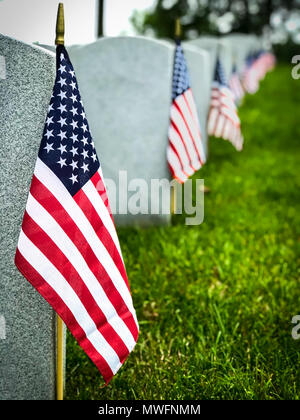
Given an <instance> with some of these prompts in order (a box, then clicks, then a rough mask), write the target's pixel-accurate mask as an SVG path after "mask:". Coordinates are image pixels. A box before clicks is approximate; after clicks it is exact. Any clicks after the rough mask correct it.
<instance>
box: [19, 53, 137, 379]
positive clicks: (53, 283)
mask: <svg viewBox="0 0 300 420" xmlns="http://www.w3.org/2000/svg"><path fill="white" fill-rule="evenodd" d="M15 263H16V266H17V267H18V269H19V270H20V271H21V273H22V274H23V275H24V276H25V277H26V278H27V280H28V281H29V282H30V283H31V284H32V285H33V286H34V287H35V288H36V289H37V290H38V292H39V293H40V294H41V295H42V296H43V297H44V298H45V299H46V300H47V301H48V303H49V304H50V305H51V306H52V307H53V309H54V310H55V311H56V312H57V313H58V315H59V316H60V317H61V318H62V320H63V321H64V322H65V324H66V325H67V327H68V328H69V329H70V331H71V333H72V334H73V335H74V337H75V338H76V340H77V341H78V343H79V344H80V346H81V347H82V348H83V350H84V351H85V352H86V353H87V354H88V356H89V357H90V358H91V360H92V361H93V362H94V363H95V365H96V366H97V368H98V369H99V371H100V372H101V374H102V375H103V377H104V379H105V381H106V382H109V380H110V379H111V378H112V377H113V375H114V374H115V373H116V372H117V371H118V369H119V368H120V367H121V365H122V363H123V362H124V361H125V359H126V358H127V356H128V355H129V353H130V352H131V351H132V350H133V348H134V346H135V344H136V341H137V337H138V322H137V319H136V314H135V310H134V307H133V303H132V298H131V293H130V290H129V285H128V280H127V275H126V271H125V267H124V263H123V259H122V254H121V250H120V245H119V241H118V237H117V233H116V230H115V226H114V222H113V219H112V217H111V212H110V208H109V203H108V200H107V196H106V190H105V186H104V182H103V175H102V171H101V166H100V163H99V160H98V157H97V153H96V150H95V146H94V143H93V140H92V137H91V134H90V131H89V126H88V122H87V119H86V115H85V112H84V109H83V105H82V101H81V97H80V93H79V90H78V85H77V81H76V77H75V73H74V69H73V66H72V64H71V62H70V59H69V57H68V54H67V51H66V50H65V48H64V47H63V46H58V47H57V74H56V80H55V85H54V89H53V95H52V97H51V101H50V106H49V109H48V115H47V118H46V122H45V128H44V133H43V138H42V141H41V144H40V149H39V153H38V158H37V162H36V166H35V169H34V173H33V179H32V183H31V187H30V191H29V196H28V201H27V205H26V209H25V215H24V219H23V224H22V229H21V233H20V237H19V242H18V246H17V251H16V256H15Z"/></svg>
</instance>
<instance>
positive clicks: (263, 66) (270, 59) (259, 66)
mask: <svg viewBox="0 0 300 420" xmlns="http://www.w3.org/2000/svg"><path fill="white" fill-rule="evenodd" d="M275 62H276V59H275V56H274V55H273V54H272V53H271V52H266V51H259V52H258V53H256V54H252V55H250V56H249V57H248V58H247V60H246V66H245V71H244V78H243V84H244V87H245V90H246V91H247V92H248V93H251V94H254V93H256V92H257V91H258V89H259V82H260V81H261V80H262V79H263V78H264V77H265V75H266V73H267V72H268V71H269V70H272V68H273V67H274V66H275Z"/></svg>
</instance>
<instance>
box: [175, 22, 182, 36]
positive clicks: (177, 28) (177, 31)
mask: <svg viewBox="0 0 300 420" xmlns="http://www.w3.org/2000/svg"><path fill="white" fill-rule="evenodd" d="M180 37H181V23H180V19H179V18H177V19H176V22H175V38H180Z"/></svg>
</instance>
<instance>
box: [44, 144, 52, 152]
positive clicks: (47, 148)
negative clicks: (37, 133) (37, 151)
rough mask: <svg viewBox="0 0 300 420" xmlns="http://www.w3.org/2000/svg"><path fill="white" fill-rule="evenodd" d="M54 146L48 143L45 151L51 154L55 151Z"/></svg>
mask: <svg viewBox="0 0 300 420" xmlns="http://www.w3.org/2000/svg"><path fill="white" fill-rule="evenodd" d="M52 146H53V143H51V144H49V143H46V147H44V149H46V150H47V153H49V152H50V150H54V149H53V147H52Z"/></svg>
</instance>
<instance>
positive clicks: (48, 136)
mask: <svg viewBox="0 0 300 420" xmlns="http://www.w3.org/2000/svg"><path fill="white" fill-rule="evenodd" d="M52 133H53V130H47V132H46V133H45V136H46V137H47V140H49V138H50V137H54V136H53V134H52Z"/></svg>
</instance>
